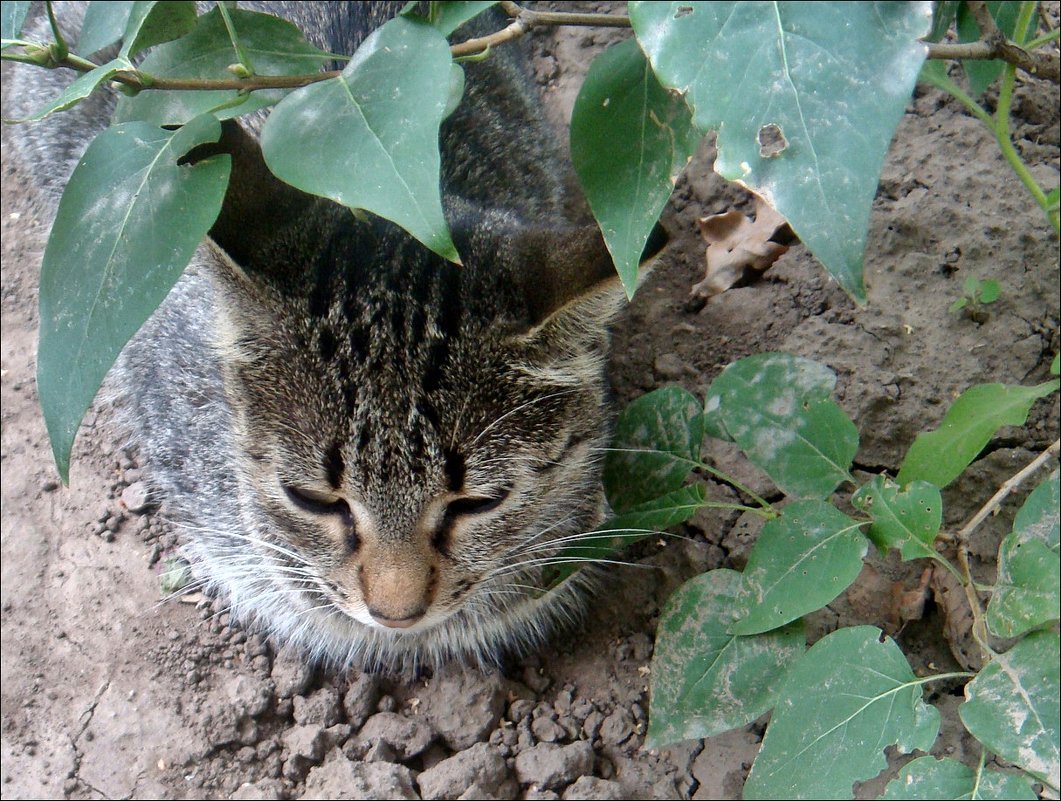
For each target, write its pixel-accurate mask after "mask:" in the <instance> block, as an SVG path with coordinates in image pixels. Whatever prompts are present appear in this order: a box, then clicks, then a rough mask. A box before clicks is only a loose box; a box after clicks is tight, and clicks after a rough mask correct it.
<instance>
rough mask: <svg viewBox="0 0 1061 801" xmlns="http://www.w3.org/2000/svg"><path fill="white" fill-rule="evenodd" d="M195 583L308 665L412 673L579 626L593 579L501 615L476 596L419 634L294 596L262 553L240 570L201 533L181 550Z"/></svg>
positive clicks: (536, 644) (497, 654)
mask: <svg viewBox="0 0 1061 801" xmlns="http://www.w3.org/2000/svg"><path fill="white" fill-rule="evenodd" d="M183 551H184V553H185V554H186V555H187V557H188V558H189V559H190V560H191V561H192V563H193V565H194V566H195V569H196V572H197V573H198V575H199V578H200V581H201V582H202V583H203V584H204V585H205V587H206V588H207V589H208V591H209V590H211V589H212V590H214V591H216V592H218V593H219V594H220V595H221V597H223V598H224V599H225V601H226V603H227V604H228V609H227V611H229V612H230V613H231V614H232V615H233V616H234V617H235V618H236V619H238V620H240V621H243V622H244V624H245V625H246V626H247V627H248V628H249V629H251V630H255V631H260V632H261V633H263V634H268V635H270V636H272V637H274V638H275V639H276V640H277V641H278V642H281V643H284V644H286V645H288V646H289V647H293V648H295V649H296V650H298V651H299V652H301V653H302V654H303V655H304V656H305V657H306V658H307V659H308V660H309V661H311V662H314V663H319V664H325V665H329V666H333V667H338V668H343V667H346V666H349V665H351V664H354V665H358V666H360V667H362V668H363V669H367V670H384V671H388V672H395V673H397V672H403V671H404V672H416V671H417V670H418V669H420V668H424V667H426V668H437V667H440V666H442V665H443V664H445V663H447V662H450V661H453V660H459V661H464V662H470V663H473V664H475V665H477V666H478V667H480V668H481V669H490V668H496V667H498V666H501V665H503V664H504V663H505V661H506V660H507V659H509V658H516V657H519V656H521V655H525V654H527V653H530V652H533V651H535V650H537V649H539V648H540V647H541V646H542V645H543V644H544V643H545V642H546V641H547V640H548V639H549V638H550V637H551V636H553V635H554V634H556V633H557V632H560V631H565V630H569V629H571V628H572V627H574V626H577V625H579V624H580V623H581V622H582V621H583V620H584V618H585V614H586V609H587V599H588V598H589V597H590V596H591V595H592V594H593V592H594V591H595V589H596V586H597V583H598V579H597V578H596V576H595V575H594V571H592V570H586V569H584V570H581V571H579V572H577V573H575V574H573V575H572V576H570V577H568V578H567V579H566V580H565V581H563V582H562V583H560V584H559V585H558V586H556V587H554V588H552V589H550V590H548V591H544V592H543V593H542V594H541V595H530V594H526V595H523V596H522V597H521V598H519V600H517V601H516V602H514V603H512V604H511V605H510V606H509V607H508V608H506V609H504V610H498V609H496V608H494V607H490V606H486V607H484V608H482V609H481V611H476V609H475V606H476V604H475V600H474V596H473V597H472V599H471V600H470V602H469V603H468V604H465V605H464V606H463V607H462V608H461V609H460V610H458V611H457V612H456V613H454V614H452V615H450V616H449V617H447V618H445V619H444V620H442V621H441V622H439V623H435V624H434V625H430V626H427V627H425V628H423V629H420V628H413V629H404V630H402V629H387V628H382V627H379V628H377V627H372V626H368V625H365V624H364V623H360V622H358V621H357V620H354V619H353V618H352V617H350V616H349V615H347V614H345V613H343V612H341V611H339V610H338V609H336V608H334V607H332V606H322V604H324V603H325V602H324V599H323V597H321V596H310V595H301V594H293V593H292V588H291V587H290V586H289V585H286V584H282V583H279V582H276V581H275V580H270V579H269V578H267V577H265V576H263V575H262V570H261V568H262V564H261V560H262V558H263V556H262V554H257V555H256V558H255V559H254V561H253V564H248V565H247V566H246V569H241V567H240V565H239V563H238V561H236V562H233V561H232V557H231V555H230V554H228V553H226V550H224V549H219V548H218V546H217V543H216V542H210V541H209V540H204V538H203V537H202V536H201V534H197V535H195V536H192V537H189V538H188V541H187V545H185V547H184V549H183Z"/></svg>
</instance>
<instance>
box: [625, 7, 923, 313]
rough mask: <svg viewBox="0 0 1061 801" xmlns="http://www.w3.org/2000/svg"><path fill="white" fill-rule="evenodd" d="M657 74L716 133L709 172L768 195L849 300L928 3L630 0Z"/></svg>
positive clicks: (919, 59) (914, 69) (855, 293)
mask: <svg viewBox="0 0 1061 801" xmlns="http://www.w3.org/2000/svg"><path fill="white" fill-rule="evenodd" d="M629 5H630V21H631V23H632V25H633V28H634V33H635V34H636V36H637V39H638V41H639V42H640V44H641V46H642V47H643V48H644V50H645V53H647V54H648V57H649V60H650V61H651V62H652V69H653V71H654V72H655V73H656V75H657V77H658V78H659V80H660V82H661V83H662V84H663V85H665V86H668V87H671V88H672V89H676V90H677V91H679V92H681V93H682V94H684V95H685V97H686V101H687V102H688V104H689V107H690V108H691V109H692V111H693V121H694V123H695V124H696V126H697V127H698V128H699V129H700V130H701V131H703V132H705V133H706V132H707V131H709V130H717V131H718V138H717V145H718V156H717V158H716V160H715V171H716V172H717V173H719V174H720V175H721V176H722V177H724V178H726V179H727V180H730V181H739V182H741V183H742V184H744V185H746V186H747V187H748V188H749V189H751V190H752V191H753V192H755V193H756V194H758V195H760V196H761V197H763V198H764V199H765V200H767V202H769V203H770V205H771V206H773V207H774V208H775V209H776V210H777V211H778V212H779V213H780V214H781V215H782V216H784V217H785V219H787V220H788V221H789V222H790V223H791V225H792V228H793V230H794V231H795V232H796V234H797V235H798V236H799V237H800V239H801V240H802V241H803V242H804V243H806V245H807V247H808V248H810V250H811V252H812V253H814V255H815V256H816V257H817V258H818V260H819V261H821V263H822V264H823V265H825V268H826V269H827V270H828V271H829V273H830V274H831V275H832V276H833V277H834V278H836V280H837V281H838V282H839V284H840V286H842V287H843V288H844V289H845V290H846V291H847V292H848V293H849V294H850V295H851V296H852V297H854V298H855V299H856V300H858V301H860V302H861V301H864V300H865V297H866V295H865V289H864V286H863V280H862V272H863V251H864V250H865V245H866V236H867V234H868V231H869V217H870V211H871V208H872V205H873V199H874V197H875V196H876V191H877V184H878V181H879V179H880V172H881V166H882V165H883V163H884V157H885V155H886V153H887V151H888V146H889V144H890V143H891V140H892V136H893V135H894V133H895V129H896V127H897V126H898V124H899V120H901V119H902V116H903V113H904V111H905V110H906V105H907V104H908V103H909V102H910V95H911V94H912V92H913V89H914V84H915V83H916V81H917V75H918V71H919V70H920V68H921V64H922V63H923V62H924V60H925V54H926V48H925V45H924V44H923V43H922V42H920V41H919V39H920V37H922V36H924V35H925V34H926V33H928V32H929V29H930V27H931V23H932V4H931V3H928V2H907V3H894V2H861V3H776V2H775V3H747V2H710V3H708V2H686V0H676V1H675V2H659V1H658V0H653V2H631V3H630V4H629Z"/></svg>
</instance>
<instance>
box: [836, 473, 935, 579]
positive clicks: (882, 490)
mask: <svg viewBox="0 0 1061 801" xmlns="http://www.w3.org/2000/svg"><path fill="white" fill-rule="evenodd" d="M851 504H852V505H853V506H854V507H855V508H856V509H861V510H862V511H863V512H865V513H866V514H867V515H869V516H870V517H872V518H873V525H871V526H870V527H869V531H867V532H866V534H867V536H869V538H870V539H871V540H873V542H874V543H875V544H876V546H877V547H878V548H880V551H881V554H882V555H883V554H885V553H887V551H888V549H890V548H898V549H899V553H900V554H901V555H902V557H903V560H904V561H906V560H910V559H920V558H923V557H930V558H935V557H936V551H935V549H934V548H933V547H932V545H933V543H934V542H935V541H936V535H937V534H939V527H940V524H941V523H942V521H943V499H942V498H941V497H940V494H939V489H938V488H937V487H936V486H935V485H933V484H929V483H928V482H927V481H915V482H913V483H911V484H910V485H909V486H908V487H906V488H905V489H900V487H899V485H898V484H896V483H895V482H894V481H892V480H890V479H888V478H886V477H885V476H877V477H876V478H874V479H873V481H871V482H870V483H869V484H867V485H865V486H864V487H862V488H861V489H859V491H858V492H856V493H855V494H854V495H853V496H852V498H851Z"/></svg>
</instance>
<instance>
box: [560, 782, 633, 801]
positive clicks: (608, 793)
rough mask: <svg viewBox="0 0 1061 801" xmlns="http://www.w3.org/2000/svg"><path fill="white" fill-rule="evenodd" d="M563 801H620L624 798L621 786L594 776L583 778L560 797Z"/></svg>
mask: <svg viewBox="0 0 1061 801" xmlns="http://www.w3.org/2000/svg"><path fill="white" fill-rule="evenodd" d="M561 797H562V798H563V799H564V801H597V800H598V799H600V800H601V801H621V800H622V799H624V798H626V794H625V793H624V792H623V786H622V785H621V784H619V782H613V781H608V780H607V779H598V778H597V777H596V776H583V777H582V778H580V779H579V780H578V781H576V782H575V783H574V784H572V785H571V786H570V787H568V788H567V789H566V790H564V793H563V795H562V796H561Z"/></svg>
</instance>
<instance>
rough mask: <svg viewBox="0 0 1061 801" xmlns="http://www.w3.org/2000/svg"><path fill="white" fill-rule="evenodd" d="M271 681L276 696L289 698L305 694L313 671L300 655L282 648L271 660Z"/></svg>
mask: <svg viewBox="0 0 1061 801" xmlns="http://www.w3.org/2000/svg"><path fill="white" fill-rule="evenodd" d="M272 679H273V683H274V684H275V685H276V694H277V696H278V697H280V698H291V697H292V696H295V695H302V694H303V693H304V692H306V688H308V687H309V683H310V681H311V680H312V679H313V671H312V670H311V669H310V667H309V666H308V665H307V664H306V662H305V660H304V659H303V658H302V655H301V654H299V653H298V652H296V651H294V650H291V649H289V648H284V649H283V650H281V651H280V652H279V653H278V654H277V655H276V658H275V659H273V670H272Z"/></svg>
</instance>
